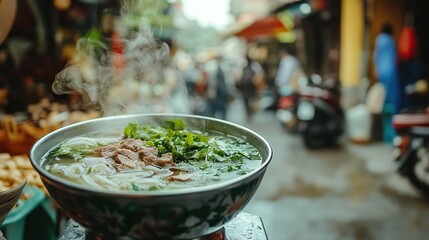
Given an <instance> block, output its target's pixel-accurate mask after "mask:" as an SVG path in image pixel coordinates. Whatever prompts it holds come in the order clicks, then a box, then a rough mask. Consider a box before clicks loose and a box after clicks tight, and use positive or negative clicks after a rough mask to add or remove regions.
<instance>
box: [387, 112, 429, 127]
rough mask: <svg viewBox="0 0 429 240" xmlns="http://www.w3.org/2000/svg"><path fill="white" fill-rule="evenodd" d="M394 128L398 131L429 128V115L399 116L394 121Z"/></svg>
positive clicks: (394, 117) (395, 116)
mask: <svg viewBox="0 0 429 240" xmlns="http://www.w3.org/2000/svg"><path fill="white" fill-rule="evenodd" d="M392 122H393V127H394V128H395V129H396V130H401V129H407V128H411V127H419V126H420V127H429V114H424V113H419V114H397V115H394V116H393V119H392Z"/></svg>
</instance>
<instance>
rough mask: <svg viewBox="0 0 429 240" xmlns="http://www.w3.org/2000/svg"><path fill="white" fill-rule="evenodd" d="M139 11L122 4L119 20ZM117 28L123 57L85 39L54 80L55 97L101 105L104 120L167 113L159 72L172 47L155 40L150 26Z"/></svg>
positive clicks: (121, 24) (165, 89) (121, 25)
mask: <svg viewBox="0 0 429 240" xmlns="http://www.w3.org/2000/svg"><path fill="white" fill-rule="evenodd" d="M124 2H125V1H124ZM131 9H132V11H131ZM135 11H136V9H133V8H132V7H131V6H126V5H123V7H122V9H121V14H120V17H121V18H120V19H121V20H123V19H127V17H128V16H130V15H131V14H132V12H135ZM115 29H116V31H117V32H118V33H119V36H120V38H118V39H120V40H119V43H121V46H122V48H121V50H122V53H120V54H119V53H117V52H114V51H112V49H111V46H110V45H109V44H106V43H105V42H103V41H97V40H94V39H90V38H81V39H80V40H78V42H77V45H76V50H77V51H76V52H77V54H76V57H75V58H74V59H73V60H72V61H71V62H70V63H68V65H67V66H66V67H65V68H64V69H63V70H62V71H61V72H59V73H58V74H57V75H56V77H55V81H54V83H53V85H52V89H53V91H54V93H56V94H64V93H71V92H79V93H80V94H81V95H82V97H83V99H84V101H87V102H90V103H92V104H95V105H98V106H100V107H101V110H102V111H103V113H104V115H116V114H123V113H136V112H140V113H141V112H159V111H164V110H163V109H160V108H163V107H165V106H166V105H167V104H166V102H165V101H166V95H168V84H166V83H165V81H164V80H163V79H164V78H163V76H162V72H161V70H162V67H163V65H164V64H165V62H166V59H167V57H168V54H169V47H168V45H167V44H166V43H163V42H160V41H158V40H157V39H155V37H154V36H153V33H152V32H151V29H150V27H149V24H148V23H147V22H146V21H140V22H139V26H137V27H129V26H128V24H124V21H118V22H117V24H116V26H115ZM111 40H112V41H113V39H111Z"/></svg>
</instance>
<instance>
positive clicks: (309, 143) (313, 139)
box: [303, 124, 329, 149]
mask: <svg viewBox="0 0 429 240" xmlns="http://www.w3.org/2000/svg"><path fill="white" fill-rule="evenodd" d="M316 127H320V126H318V125H313V124H310V125H308V126H307V129H306V130H305V131H304V134H303V140H304V144H305V146H306V147H307V148H311V149H316V148H321V147H324V146H325V145H326V144H327V142H329V141H327V138H326V136H323V135H322V134H314V131H315V129H314V128H316Z"/></svg>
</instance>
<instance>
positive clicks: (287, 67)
mask: <svg viewBox="0 0 429 240" xmlns="http://www.w3.org/2000/svg"><path fill="white" fill-rule="evenodd" d="M279 57H280V63H279V68H278V70H277V74H276V78H275V84H276V87H277V89H280V88H282V87H284V86H290V87H292V88H294V89H295V88H296V87H297V86H298V78H299V73H300V69H301V67H300V65H299V62H298V60H297V59H296V57H294V56H293V55H291V54H290V53H289V51H288V50H287V49H286V48H281V49H280V50H279Z"/></svg>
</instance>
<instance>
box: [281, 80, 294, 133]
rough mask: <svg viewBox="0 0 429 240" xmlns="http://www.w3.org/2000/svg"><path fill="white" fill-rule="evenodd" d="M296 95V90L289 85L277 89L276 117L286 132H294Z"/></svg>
mask: <svg viewBox="0 0 429 240" xmlns="http://www.w3.org/2000/svg"><path fill="white" fill-rule="evenodd" d="M298 96H299V95H298V93H297V92H296V90H295V89H293V88H291V87H289V86H284V87H282V88H280V89H279V97H278V101H277V111H276V117H277V119H278V120H279V121H280V124H281V125H282V127H283V129H285V130H286V131H288V132H294V131H295V130H296V128H297V122H298V120H297V118H296V101H297V98H298Z"/></svg>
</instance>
